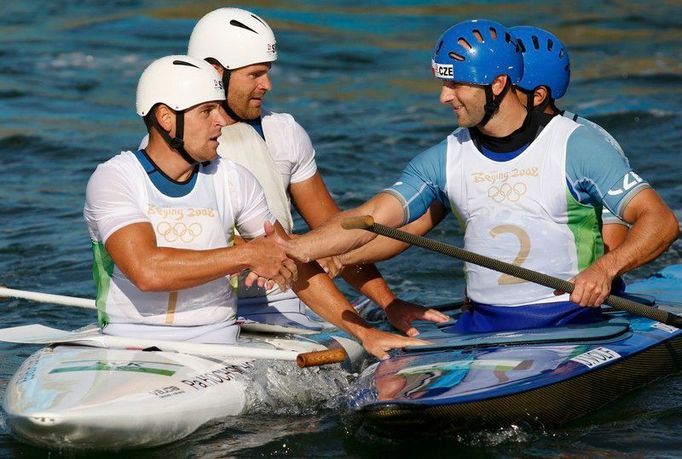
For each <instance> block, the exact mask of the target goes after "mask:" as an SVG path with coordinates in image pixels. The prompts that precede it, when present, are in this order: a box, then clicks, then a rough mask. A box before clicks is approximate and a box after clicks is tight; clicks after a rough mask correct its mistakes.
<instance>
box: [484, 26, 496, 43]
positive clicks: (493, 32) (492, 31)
mask: <svg viewBox="0 0 682 459" xmlns="http://www.w3.org/2000/svg"><path fill="white" fill-rule="evenodd" d="M488 30H489V31H490V38H492V39H493V40H496V39H497V30H495V28H494V27H490V28H489V29H488ZM482 41H483V40H481V42H482Z"/></svg>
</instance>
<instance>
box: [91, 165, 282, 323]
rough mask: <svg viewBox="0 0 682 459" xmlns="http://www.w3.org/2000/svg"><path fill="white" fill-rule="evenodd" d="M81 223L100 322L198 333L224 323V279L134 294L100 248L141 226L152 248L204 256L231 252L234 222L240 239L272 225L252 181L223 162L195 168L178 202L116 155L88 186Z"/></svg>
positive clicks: (227, 297)
mask: <svg viewBox="0 0 682 459" xmlns="http://www.w3.org/2000/svg"><path fill="white" fill-rule="evenodd" d="M84 215H85V219H86V222H87V224H88V229H89V232H90V237H91V239H92V241H93V251H94V256H95V259H94V268H93V271H94V273H95V280H96V282H97V307H98V311H99V318H100V323H101V324H102V325H106V324H109V323H111V324H116V323H132V324H147V325H178V326H199V325H208V324H215V323H219V322H226V321H232V320H234V318H235V314H236V305H235V301H236V300H235V298H234V294H233V291H232V287H231V285H230V279H229V277H223V278H220V279H216V280H214V281H211V282H208V283H206V284H203V285H199V286H197V287H193V288H189V289H185V290H180V291H177V292H142V291H140V290H139V289H138V288H137V287H136V286H135V285H134V284H133V283H132V282H130V281H129V280H128V279H127V278H126V276H125V275H124V274H123V273H122V272H121V271H120V270H119V269H118V267H117V266H116V265H115V264H114V263H113V262H112V260H111V258H110V256H109V255H108V253H107V252H106V249H105V245H104V244H105V242H106V240H107V238H108V237H109V236H110V235H111V234H113V233H114V232H115V231H116V230H118V229H120V228H122V227H124V226H127V225H130V224H132V223H136V222H148V223H149V224H151V226H152V228H153V229H154V232H155V234H156V239H157V244H158V245H159V246H160V247H175V248H183V249H192V250H206V249H214V248H222V247H228V246H231V245H232V239H233V232H234V227H235V222H236V221H237V222H239V223H238V226H239V228H240V230H241V231H242V234H244V235H245V236H246V237H256V236H258V235H260V234H262V231H263V229H262V227H263V221H264V220H265V219H268V220H270V221H272V220H273V218H272V216H271V214H270V213H269V212H268V210H267V207H266V205H265V199H264V196H263V192H262V189H261V188H260V186H259V185H258V182H257V181H256V180H255V178H254V177H253V176H252V175H251V174H250V173H248V171H246V170H245V169H243V168H242V167H241V166H238V165H236V164H234V163H231V162H230V161H224V160H223V161H221V160H214V161H212V162H211V163H210V164H209V165H208V166H202V167H200V170H199V173H198V175H197V177H196V183H195V184H194V187H193V189H192V191H191V192H189V193H188V194H187V195H185V196H180V197H171V196H167V195H165V194H163V193H161V192H160V191H159V190H158V189H157V188H156V187H155V186H154V184H153V183H152V182H151V180H150V179H149V177H148V175H147V172H146V171H145V170H144V168H143V167H142V165H141V164H140V162H139V161H138V159H137V158H136V157H135V155H134V154H133V153H131V152H123V153H121V154H120V155H118V156H116V157H114V158H112V159H111V160H109V161H107V162H106V163H104V164H102V165H100V166H99V167H98V168H97V170H96V171H95V173H94V174H93V176H92V177H91V179H90V182H89V183H88V190H87V196H86V206H85V210H84Z"/></svg>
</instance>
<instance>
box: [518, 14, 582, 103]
mask: <svg viewBox="0 0 682 459" xmlns="http://www.w3.org/2000/svg"><path fill="white" fill-rule="evenodd" d="M509 32H511V33H512V35H513V36H514V38H515V39H516V42H517V43H518V46H519V48H521V52H522V53H523V69H524V70H523V78H522V79H521V82H520V83H519V84H518V85H517V86H519V87H520V88H521V89H523V90H525V91H533V90H534V89H535V88H537V87H538V86H546V87H547V88H548V89H549V91H550V97H551V98H552V99H560V98H561V97H563V95H564V94H566V89H567V88H568V83H569V82H570V80H571V62H570V61H569V59H568V51H566V48H564V45H563V44H562V43H561V41H559V39H558V38H557V37H556V36H555V35H554V34H552V33H550V32H547V31H546V30H543V29H541V28H539V27H533V26H517V27H512V28H510V29H509Z"/></svg>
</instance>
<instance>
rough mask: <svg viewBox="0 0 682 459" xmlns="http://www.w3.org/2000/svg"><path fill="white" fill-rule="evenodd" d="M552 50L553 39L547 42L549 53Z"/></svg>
mask: <svg viewBox="0 0 682 459" xmlns="http://www.w3.org/2000/svg"><path fill="white" fill-rule="evenodd" d="M552 48H554V42H553V41H552V39H551V38H549V39H548V40H547V51H551V50H552Z"/></svg>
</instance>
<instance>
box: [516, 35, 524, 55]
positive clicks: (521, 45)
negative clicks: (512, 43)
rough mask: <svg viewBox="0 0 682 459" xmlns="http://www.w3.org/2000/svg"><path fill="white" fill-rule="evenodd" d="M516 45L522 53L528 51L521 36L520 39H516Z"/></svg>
mask: <svg viewBox="0 0 682 459" xmlns="http://www.w3.org/2000/svg"><path fill="white" fill-rule="evenodd" d="M516 45H517V46H516V47H517V48H518V49H519V50H520V51H521V52H522V53H525V52H526V46H525V45H524V44H523V41H521V39H520V38H519V39H518V40H516Z"/></svg>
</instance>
